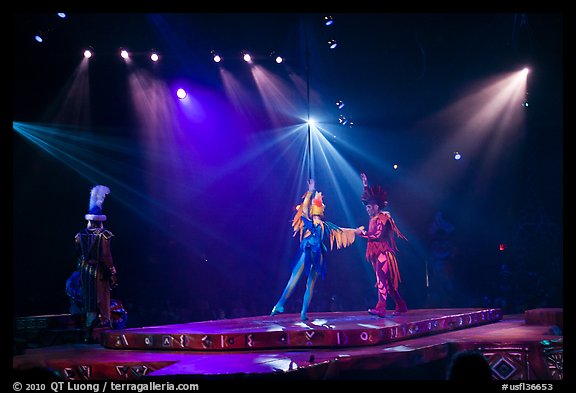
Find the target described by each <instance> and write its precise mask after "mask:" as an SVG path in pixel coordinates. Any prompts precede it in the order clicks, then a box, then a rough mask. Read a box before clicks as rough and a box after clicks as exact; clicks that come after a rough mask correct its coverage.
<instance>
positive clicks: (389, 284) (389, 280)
mask: <svg viewBox="0 0 576 393" xmlns="http://www.w3.org/2000/svg"><path fill="white" fill-rule="evenodd" d="M360 177H361V178H362V185H363V186H364V193H363V194H362V203H364V205H365V206H366V212H367V213H368V215H369V216H370V223H369V225H368V231H365V230H364V227H360V228H358V229H356V234H357V235H359V236H360V237H363V238H366V239H367V245H366V260H367V261H368V262H370V263H371V264H372V268H373V269H374V273H375V275H376V288H377V290H378V303H377V304H376V306H375V307H374V308H370V309H368V312H369V313H370V314H373V315H377V316H379V317H385V316H386V299H387V298H388V295H390V296H391V297H392V300H394V303H395V304H396V309H395V311H394V315H396V314H398V313H403V312H406V311H408V308H407V307H406V302H405V301H404V299H402V296H400V292H398V284H399V283H400V271H399V270H398V262H397V260H396V251H398V248H397V246H396V240H395V236H397V237H399V238H401V239H404V240H407V239H406V237H404V235H403V234H402V233H401V232H400V230H399V229H398V227H397V226H396V223H395V222H394V219H393V218H392V216H391V215H390V212H388V211H385V210H384V209H385V207H386V206H387V205H388V196H387V193H386V191H384V190H383V189H382V187H381V186H372V187H369V186H368V180H367V178H366V175H365V174H364V173H361V174H360Z"/></svg>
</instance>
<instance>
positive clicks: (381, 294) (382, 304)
mask: <svg viewBox="0 0 576 393" xmlns="http://www.w3.org/2000/svg"><path fill="white" fill-rule="evenodd" d="M376 289H377V290H378V303H377V304H376V306H375V307H374V308H369V309H368V313H369V314H372V315H376V316H379V317H382V318H383V317H385V316H386V298H387V297H388V293H387V292H386V288H384V286H383V284H382V281H381V280H378V285H377V286H376Z"/></svg>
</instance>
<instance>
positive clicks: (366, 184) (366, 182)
mask: <svg viewBox="0 0 576 393" xmlns="http://www.w3.org/2000/svg"><path fill="white" fill-rule="evenodd" d="M360 179H362V185H363V186H364V188H366V187H368V178H367V177H366V174H365V173H364V172H362V173H361V174H360Z"/></svg>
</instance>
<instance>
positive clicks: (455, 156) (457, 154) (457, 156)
mask: <svg viewBox="0 0 576 393" xmlns="http://www.w3.org/2000/svg"><path fill="white" fill-rule="evenodd" d="M461 158H462V155H461V154H460V153H458V152H457V151H455V152H454V159H455V160H459V159H461Z"/></svg>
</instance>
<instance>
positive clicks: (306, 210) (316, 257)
mask: <svg viewBox="0 0 576 393" xmlns="http://www.w3.org/2000/svg"><path fill="white" fill-rule="evenodd" d="M313 192H314V179H310V180H309V181H308V191H307V192H306V194H304V197H303V199H304V200H303V202H302V204H301V205H298V206H296V214H295V216H294V219H293V220H292V227H293V228H294V236H296V234H299V235H300V249H299V253H298V256H297V260H296V264H295V265H294V268H293V269H292V274H291V275H290V279H289V280H288V283H287V284H286V287H285V288H284V292H283V293H282V295H281V296H280V299H279V300H278V302H277V303H276V305H275V306H274V308H273V309H272V313H271V314H270V315H276V314H278V313H283V312H284V304H285V303H286V301H287V300H288V298H289V297H290V295H291V294H292V292H293V291H294V288H295V287H296V284H297V283H298V281H299V280H300V278H301V277H302V274H303V273H304V274H305V275H306V276H307V280H306V292H305V293H304V299H303V302H302V310H301V313H300V319H301V320H302V321H305V320H307V319H308V316H307V314H306V313H307V310H308V307H309V305H310V301H311V300H312V294H313V292H314V285H315V284H316V279H317V278H318V276H321V277H324V274H325V272H326V256H325V255H326V253H327V252H328V248H327V247H326V245H325V244H324V240H325V239H327V238H330V248H332V247H333V245H334V243H336V247H337V248H342V247H348V246H349V245H350V244H352V243H353V242H354V239H355V229H352V228H341V227H339V226H337V225H335V224H333V223H331V222H329V221H324V219H323V218H324V208H325V205H324V203H323V201H322V193H321V192H316V194H315V195H314V198H313V199H312V193H313ZM311 199H312V201H311ZM310 202H312V203H310Z"/></svg>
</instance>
